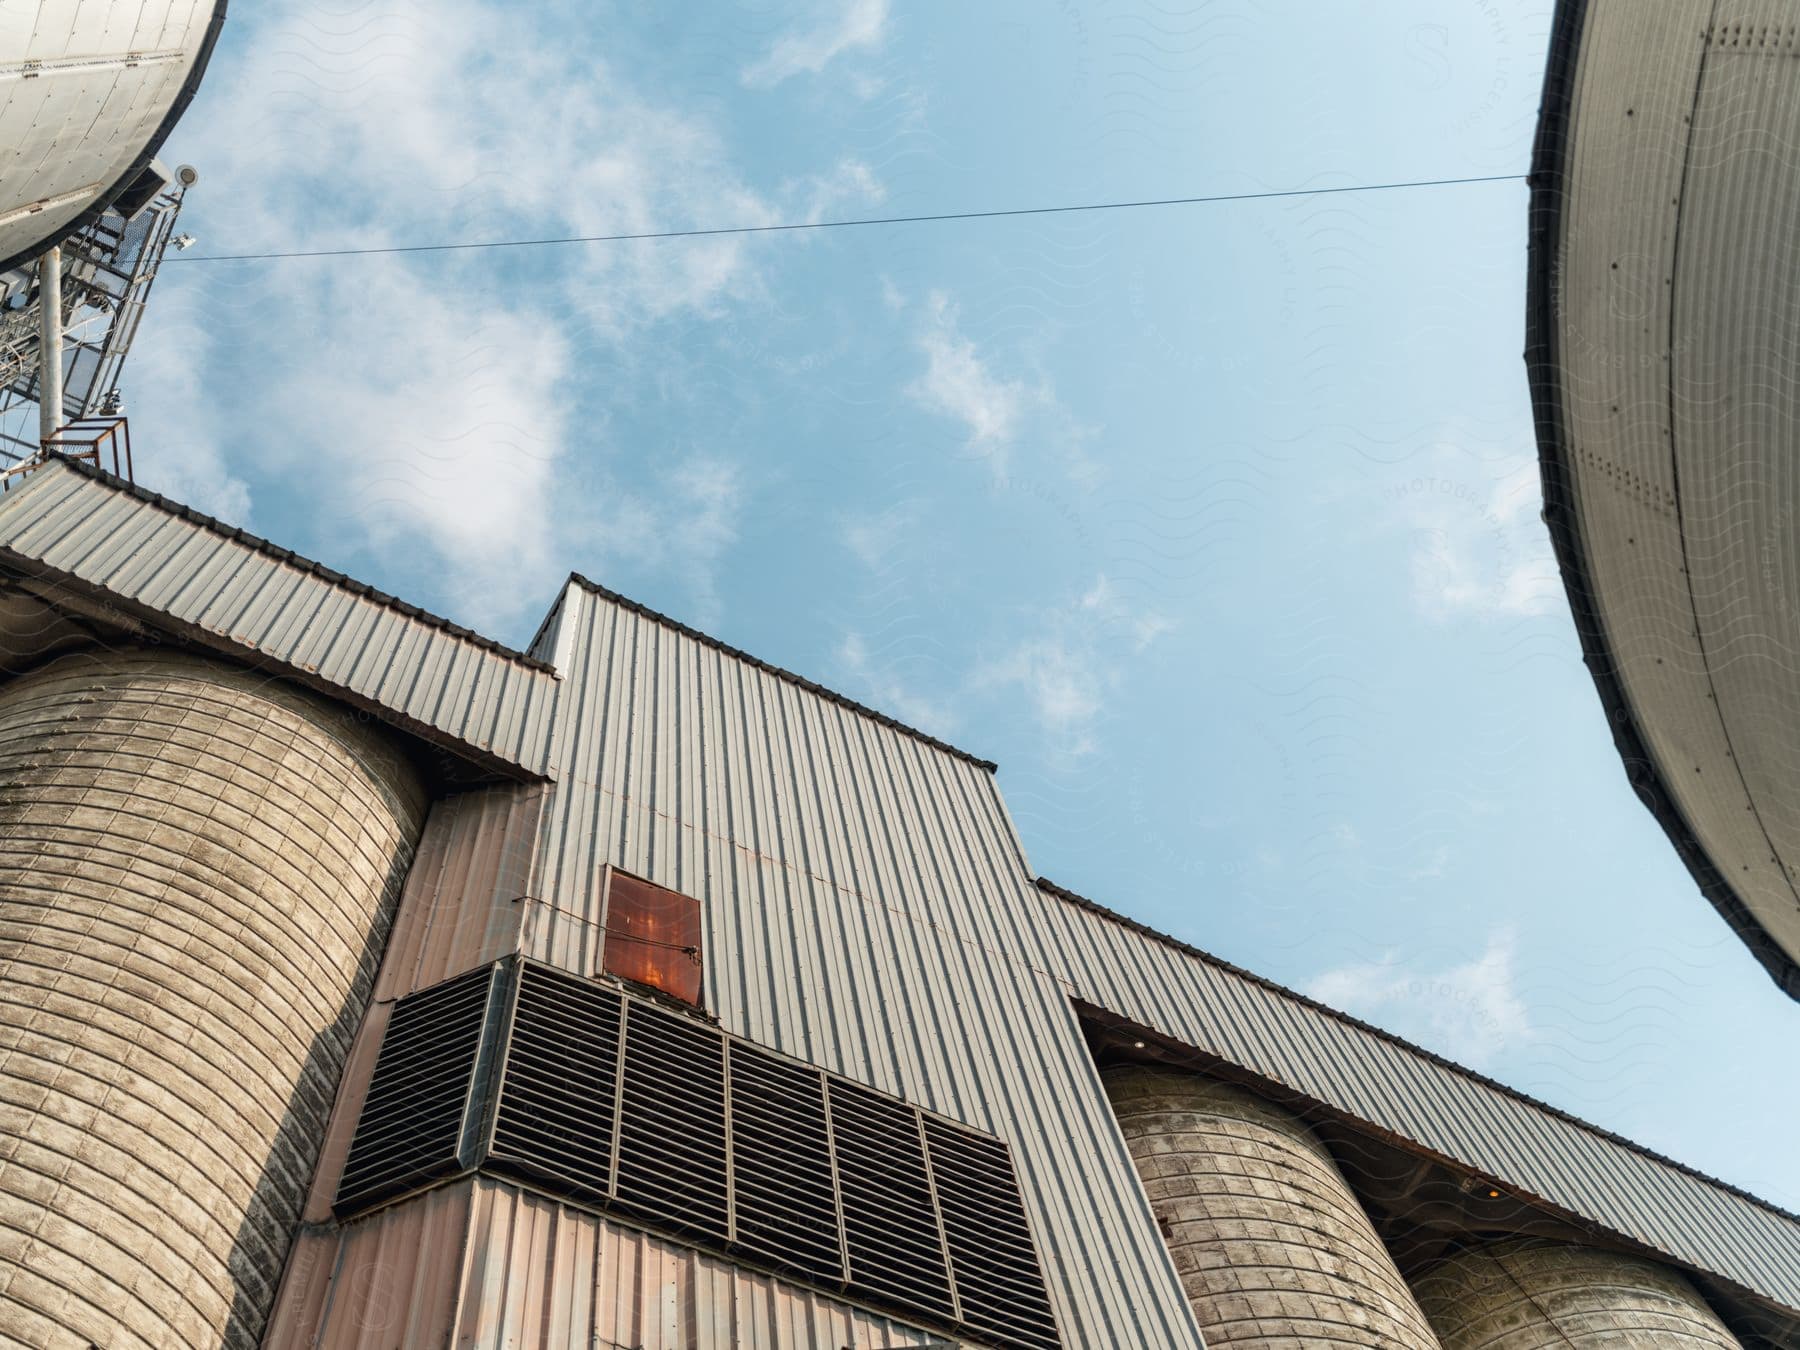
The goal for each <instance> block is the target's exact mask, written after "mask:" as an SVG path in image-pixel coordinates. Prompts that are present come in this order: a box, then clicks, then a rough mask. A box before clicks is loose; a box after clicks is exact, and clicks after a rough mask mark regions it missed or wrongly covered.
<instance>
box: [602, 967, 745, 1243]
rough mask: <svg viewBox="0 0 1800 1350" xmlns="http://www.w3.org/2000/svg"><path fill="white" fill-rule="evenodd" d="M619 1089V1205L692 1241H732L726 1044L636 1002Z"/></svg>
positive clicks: (702, 1029)
mask: <svg viewBox="0 0 1800 1350" xmlns="http://www.w3.org/2000/svg"><path fill="white" fill-rule="evenodd" d="M625 1020H626V1029H625V1054H624V1058H623V1063H624V1066H625V1069H624V1080H623V1082H622V1083H621V1085H620V1090H619V1184H618V1194H617V1199H618V1203H619V1204H620V1205H622V1206H623V1207H625V1208H627V1209H630V1210H632V1211H634V1212H636V1213H638V1214H642V1215H644V1216H645V1217H646V1218H650V1219H654V1220H656V1221H657V1222H658V1223H661V1224H664V1225H667V1226H669V1227H673V1228H676V1229H678V1230H679V1231H681V1232H682V1233H684V1234H687V1235H689V1236H693V1237H701V1238H711V1239H712V1240H714V1241H715V1242H723V1241H725V1240H727V1239H728V1238H729V1237H730V1235H731V1234H730V1214H729V1211H730V1208H731V1206H730V1202H729V1200H728V1199H727V1197H726V1185H725V1042H724V1039H723V1038H722V1037H721V1036H720V1035H719V1033H718V1032H717V1031H715V1030H713V1029H712V1028H711V1027H709V1026H707V1025H705V1024H704V1023H701V1022H696V1021H693V1020H692V1019H690V1018H686V1017H679V1016H677V1015H676V1014H674V1013H671V1012H664V1011H663V1010H662V1009H661V1008H657V1007H654V1006H652V1005H651V1004H648V1003H641V1002H638V1001H637V1000H636V999H633V1000H632V1001H631V1003H630V1010H629V1011H628V1012H627V1013H626V1015H625Z"/></svg>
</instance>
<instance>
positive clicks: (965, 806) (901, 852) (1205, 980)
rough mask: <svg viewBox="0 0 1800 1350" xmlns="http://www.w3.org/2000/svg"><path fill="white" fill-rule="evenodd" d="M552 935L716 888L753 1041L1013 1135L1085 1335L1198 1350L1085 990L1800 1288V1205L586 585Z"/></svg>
mask: <svg viewBox="0 0 1800 1350" xmlns="http://www.w3.org/2000/svg"><path fill="white" fill-rule="evenodd" d="M561 606H562V613H561V616H560V624H559V633H558V641H557V644H556V645H557V652H558V661H559V664H560V665H562V666H564V669H563V672H562V673H563V675H564V697H565V702H564V704H563V706H562V707H561V709H560V710H559V715H558V718H557V725H556V733H555V736H554V738H553V742H552V749H551V764H552V772H553V773H554V775H555V777H556V779H557V786H556V787H555V789H554V790H553V792H552V795H551V801H550V806H549V808H548V810H547V812H546V816H545V826H544V836H543V841H542V846H541V851H540V857H539V874H538V877H537V879H536V882H535V884H534V894H535V895H536V896H537V897H538V900H537V903H535V904H534V905H533V907H532V908H533V912H532V914H531V915H530V917H529V918H528V921H527V922H528V927H527V950H528V951H529V952H530V953H531V954H532V955H534V956H537V957H539V958H540V959H544V960H549V961H553V962H555V963H557V964H559V965H562V966H564V967H565V968H567V969H571V970H579V971H590V972H591V970H592V967H593V962H594V959H595V946H594V935H595V929H596V925H597V922H598V915H597V914H595V913H594V912H593V910H592V903H593V901H594V899H595V896H596V889H595V883H596V881H597V879H598V876H599V870H600V868H601V866H602V865H603V864H605V863H608V862H611V863H614V864H616V865H618V866H621V867H624V868H626V869H627V870H629V871H633V872H637V873H639V874H641V875H644V876H647V877H649V878H650V879H652V880H654V881H657V882H659V883H661V884H663V885H667V886H672V887H674V888H676V889H678V890H681V891H684V892H686V893H688V894H691V895H696V896H699V897H701V898H702V899H703V900H705V901H706V912H707V916H708V921H709V923H710V924H711V932H710V934H709V943H708V960H707V979H708V989H707V998H708V1005H709V1007H711V1008H712V1009H713V1010H715V1011H716V1012H717V1013H718V1014H719V1016H720V1017H721V1018H722V1020H723V1021H724V1023H725V1025H726V1026H727V1027H728V1028H730V1029H731V1030H733V1031H736V1032H739V1033H741V1034H744V1035H747V1036H750V1037H753V1038H755V1039H757V1040H761V1041H764V1042H766V1043H768V1044H771V1045H774V1046H776V1047H777V1048H779V1049H782V1050H785V1051H787V1052H789V1053H792V1054H796V1055H800V1056H803V1057H805V1058H808V1059H811V1060H814V1061H816V1062H818V1063H821V1064H824V1065H826V1066H827V1067H829V1068H831V1069H833V1070H836V1071H838V1072H841V1073H845V1074H848V1075H851V1076H853V1077H857V1078H860V1079H862V1080H863V1081H866V1082H869V1083H871V1084H873V1085H875V1086H876V1087H879V1088H882V1089H884V1090H886V1091H891V1092H898V1093H901V1094H903V1095H905V1096H907V1097H909V1098H910V1099H912V1100H914V1101H917V1102H920V1103H921V1104H923V1105H925V1106H928V1107H930V1108H932V1109H934V1110H938V1111H942V1112H944V1113H946V1114H949V1115H952V1116H955V1117H957V1118H959V1119H962V1120H965V1121H967V1122H968V1123H970V1124H972V1125H975V1126H977V1127H980V1128H983V1129H990V1130H993V1131H995V1132H997V1133H999V1134H1000V1135H1002V1136H1003V1137H1004V1138H1006V1139H1007V1140H1009V1141H1010V1142H1011V1143H1012V1145H1013V1147H1014V1149H1015V1150H1016V1152H1017V1154H1018V1158H1019V1164H1020V1173H1021V1179H1022V1182H1023V1184H1024V1185H1025V1187H1026V1189H1027V1192H1028V1200H1029V1203H1030V1207H1031V1210H1032V1216H1033V1220H1034V1222H1035V1224H1036V1225H1037V1229H1038V1232H1039V1237H1040V1241H1041V1242H1042V1243H1043V1245H1044V1248H1045V1258H1046V1273H1047V1276H1048V1278H1049V1281H1050V1284H1051V1290H1052V1296H1053V1298H1054V1299H1055V1301H1056V1303H1057V1307H1058V1312H1059V1317H1060V1319H1061V1322H1062V1326H1063V1330H1064V1333H1065V1334H1066V1335H1067V1336H1068V1338H1069V1341H1070V1344H1071V1345H1081V1346H1088V1345H1092V1346H1111V1345H1117V1344H1137V1343H1148V1344H1158V1345H1169V1346H1179V1345H1191V1344H1194V1343H1195V1342H1194V1340H1193V1333H1192V1331H1191V1330H1190V1328H1189V1323H1188V1321H1187V1314H1186V1311H1185V1308H1184V1307H1183V1306H1182V1303H1181V1295H1180V1291H1179V1288H1178V1286H1177V1284H1176V1282H1175V1279H1174V1276H1173V1274H1172V1272H1171V1269H1170V1267H1169V1265H1168V1258H1167V1255H1166V1252H1165V1251H1164V1249H1163V1245H1162V1242H1161V1240H1160V1237H1159V1235H1158V1233H1157V1230H1156V1227H1155V1224H1154V1221H1153V1220H1152V1218H1151V1216H1150V1214H1149V1211H1148V1209H1147V1207H1146V1205H1145V1203H1144V1201H1143V1198H1142V1192H1141V1189H1140V1187H1139V1185H1138V1182H1137V1180H1136V1177H1135V1176H1134V1175H1133V1174H1132V1172H1131V1170H1130V1163H1129V1160H1128V1159H1127V1158H1126V1156H1125V1154H1124V1151H1123V1149H1122V1148H1121V1147H1120V1145H1119V1140H1118V1134H1117V1130H1116V1128H1115V1127H1114V1124H1113V1122H1112V1120H1111V1117H1110V1115H1109V1114H1108V1112H1107V1108H1106V1105H1105V1102H1104V1099H1103V1097H1102V1095H1101V1092H1100V1089H1099V1085H1098V1082H1097V1079H1096V1077H1095V1074H1094V1071H1093V1068H1092V1065H1091V1063H1090V1062H1089V1058H1088V1055H1087V1052H1086V1050H1085V1047H1084V1046H1083V1044H1082V1041H1081V1038H1080V1035H1079V1032H1078V1028H1077V1025H1076V1022H1075V1018H1074V1015H1073V1013H1072V1011H1071V1008H1070V999H1071V997H1072V996H1078V997H1080V998H1082V999H1084V1000H1086V1001H1088V1002H1091V1003H1094V1004H1097V1005H1100V1006H1102V1007H1106V1008H1110V1009H1112V1010H1114V1011H1115V1012H1117V1013H1119V1014H1120V1015H1122V1016H1124V1017H1127V1018H1129V1019H1131V1020H1132V1021H1135V1022H1139V1023H1141V1024H1143V1025H1145V1026H1148V1027H1152V1028H1155V1029H1157V1030H1159V1031H1161V1032H1163V1033H1165V1034H1167V1035H1169V1036H1171V1037H1174V1038H1176V1039H1178V1040H1181V1041H1184V1042H1186V1043H1188V1044H1191V1045H1194V1046H1196V1047H1198V1048H1200V1049H1202V1050H1206V1051H1209V1052H1212V1053H1216V1054H1218V1055H1220V1056H1222V1057H1223V1058H1225V1059H1228V1060H1230V1061H1232V1062H1233V1063H1236V1064H1238V1065H1241V1066H1243V1067H1244V1068H1246V1069H1249V1070H1251V1071H1253V1072H1255V1073H1257V1074H1260V1075H1262V1076H1264V1077H1266V1078H1269V1079H1272V1080H1274V1081H1275V1082H1277V1083H1281V1084H1284V1085H1286V1086H1288V1087H1291V1088H1292V1089H1293V1090H1295V1091H1296V1092H1300V1093H1303V1094H1305V1095H1307V1096H1310V1097H1313V1098H1316V1099H1318V1100H1320V1101H1323V1102H1326V1103H1328V1104H1330V1105H1333V1106H1336V1107H1338V1108H1339V1109H1342V1110H1344V1111H1347V1112H1349V1113H1351V1114H1353V1115H1355V1116H1357V1117H1359V1118H1361V1119H1363V1120H1367V1121H1370V1122H1372V1123H1375V1124H1377V1125H1380V1126H1382V1127H1383V1128H1387V1129H1391V1130H1393V1131H1394V1132H1395V1133H1397V1134H1400V1135H1403V1136H1405V1137H1407V1138H1410V1139H1413V1140H1416V1141H1418V1142H1420V1143H1423V1144H1424V1145H1426V1146H1427V1147H1428V1148H1430V1149H1432V1150H1434V1151H1436V1152H1438V1153H1441V1154H1443V1155H1444V1156H1446V1157H1449V1158H1452V1159H1455V1160H1457V1161H1459V1162H1462V1163H1465V1164H1467V1165H1469V1166H1471V1167H1474V1168H1477V1169H1479V1170H1481V1171H1482V1172H1484V1173H1487V1174H1490V1175H1492V1176H1494V1177H1496V1178H1498V1179H1500V1180H1502V1181H1504V1182H1505V1183H1507V1184H1508V1185H1510V1186H1512V1187H1513V1188H1515V1189H1517V1190H1521V1191H1524V1192H1527V1193H1530V1194H1534V1195H1538V1196H1541V1197H1544V1198H1546V1199H1549V1200H1551V1201H1552V1202H1554V1203H1557V1204H1560V1205H1564V1206H1566V1207H1567V1208H1569V1209H1571V1210H1574V1211H1576V1212H1578V1213H1581V1214H1584V1215H1587V1216H1590V1217H1592V1218H1594V1219H1596V1220H1598V1221H1600V1222H1601V1223H1603V1224H1605V1225H1607V1226H1608V1227H1610V1228H1612V1229H1614V1230H1615V1231H1617V1232H1619V1233H1621V1234H1624V1235H1627V1236H1629V1237H1632V1238H1635V1239H1637V1240H1640V1241H1644V1242H1647V1243H1649V1244H1651V1245H1653V1246H1656V1247H1658V1248H1660V1249H1662V1250H1665V1251H1668V1252H1670V1253H1672V1254H1674V1255H1676V1256H1678V1257H1680V1258H1681V1259H1683V1260H1687V1261H1691V1262H1692V1263H1693V1264H1695V1265H1696V1266H1699V1267H1700V1268H1702V1269H1706V1270H1710V1271H1713V1272H1715V1273H1718V1274H1720V1275H1723V1276H1724V1277H1726V1278H1727V1279H1730V1280H1733V1281H1735V1282H1737V1283H1740V1284H1742V1285H1745V1286H1747V1287H1749V1288H1752V1289H1755V1290H1758V1291H1760V1292H1762V1293H1764V1294H1765V1295H1768V1296H1771V1297H1774V1298H1777V1299H1780V1300H1783V1301H1785V1302H1787V1303H1789V1304H1791V1305H1796V1306H1800V1225H1796V1224H1795V1223H1794V1222H1793V1221H1791V1220H1789V1219H1787V1218H1785V1217H1783V1216H1781V1215H1779V1214H1777V1213H1775V1212H1773V1211H1771V1210H1769V1209H1766V1208H1764V1207H1762V1206H1759V1205H1757V1204H1754V1203H1752V1202H1750V1201H1748V1200H1745V1199H1742V1198H1740V1197H1738V1196H1736V1195H1733V1194H1731V1193H1729V1192H1727V1191H1725V1190H1723V1189H1721V1188H1719V1187H1716V1186H1712V1185H1710V1184H1708V1183H1706V1182H1704V1181H1702V1180H1699V1179H1697V1178H1695V1177H1693V1176H1691V1175H1690V1174H1687V1173H1685V1172H1683V1171H1681V1170H1679V1169H1677V1168H1675V1167H1671V1166H1668V1165H1666V1164H1664V1163H1661V1162H1658V1161H1656V1160H1654V1159H1651V1158H1649V1157H1647V1156H1646V1155H1644V1154H1642V1153H1640V1152H1638V1151H1636V1150H1634V1149H1632V1148H1630V1147H1628V1146H1626V1145H1623V1144H1621V1143H1618V1142H1616V1141H1613V1140H1611V1139H1609V1138H1607V1137H1605V1136H1603V1135H1601V1134H1599V1133H1598V1132H1595V1131H1592V1130H1589V1129H1586V1128H1583V1127H1582V1126H1579V1125H1577V1124H1574V1123H1572V1122H1570V1121H1567V1120H1564V1119H1561V1118H1559V1117H1556V1116H1554V1115H1552V1114H1550V1113H1548V1112H1545V1111H1543V1110H1542V1109H1540V1108H1538V1107H1536V1106H1534V1105H1532V1104H1529V1103H1527V1102H1525V1101H1523V1100H1522V1099H1520V1098H1518V1097H1516V1096H1514V1095H1512V1094H1509V1093H1507V1092H1505V1091H1503V1090H1502V1089H1500V1088H1498V1087H1496V1086H1493V1085H1490V1084H1487V1083H1485V1082H1483V1081H1482V1080H1480V1079H1478V1078H1476V1077H1475V1076H1473V1075H1469V1074H1465V1073H1463V1072H1461V1071H1459V1070H1456V1069H1455V1068H1453V1067H1450V1066H1447V1065H1444V1064H1442V1063H1439V1062H1434V1061H1432V1060H1431V1059H1429V1058H1427V1057H1426V1056H1423V1055H1421V1054H1419V1053H1418V1052H1416V1051H1414V1050H1411V1049H1410V1048H1408V1047H1405V1046H1404V1045H1402V1044H1400V1043H1398V1042H1396V1041H1394V1040H1392V1039H1390V1038H1386V1037H1383V1036H1380V1035H1377V1034H1376V1033H1374V1032H1372V1031H1367V1030H1362V1029H1359V1028H1357V1027H1355V1026H1353V1025H1351V1024H1349V1023H1348V1022H1346V1021H1344V1020H1342V1019H1340V1018H1337V1017H1335V1016H1333V1015H1331V1014H1330V1013H1328V1012H1326V1011H1324V1010H1321V1009H1318V1008H1316V1007H1312V1006H1309V1005H1308V1004H1306V1003H1305V1002H1304V1001H1301V1000H1298V999H1296V998H1294V997H1293V996H1291V995H1289V994H1287V993H1285V992H1284V991H1280V990H1277V989H1275V988H1273V987H1272V986H1269V985H1267V984H1264V983H1262V982H1259V981H1257V980H1255V979H1253V978H1251V977H1248V976H1246V975H1244V974H1242V973H1241V972H1237V971H1234V970H1232V969H1230V968H1229V967H1227V966H1225V965H1223V964H1222V963H1217V962H1212V961H1210V960H1207V959H1205V958H1203V957H1199V956H1196V955H1191V954H1188V953H1185V952H1182V951H1180V950H1178V949H1177V948H1175V947H1174V946H1172V945H1169V944H1165V943H1162V942H1159V941H1157V940H1155V939H1154V938H1152V937H1149V936H1147V935H1145V934H1144V933H1142V932H1139V931H1136V930H1134V929H1132V928H1130V927H1128V926H1126V925H1124V924H1121V923H1118V922H1115V921H1113V920H1111V919H1109V918H1107V917H1105V916H1103V915H1101V914H1097V913H1094V912H1092V911H1091V910H1089V909H1086V908H1083V907H1081V906H1078V905H1075V904H1072V903H1070V902H1068V901H1066V900H1062V899H1059V898H1057V897H1055V896H1052V895H1048V894H1045V893H1044V892H1042V891H1040V890H1038V889H1037V888H1036V887H1035V886H1034V885H1033V884H1032V879H1031V876H1030V872H1029V868H1028V866H1027V864H1026V862H1025V859H1024V857H1023V854H1022V852H1021V849H1020V846H1019V843H1018V841H1017V839H1016V837H1015V835H1014V833H1013V830H1012V828H1011V825H1010V822H1009V820H1008V818H1007V815H1006V812H1005V809H1004V806H1003V804H1002V803H1001V800H1000V797H999V794H998V791H997V789H996V786H995V783H994V780H993V777H992V775H991V774H989V773H988V772H987V771H986V770H984V769H983V768H981V767H980V766H978V765H977V764H974V763H971V762H969V761H967V760H963V759H959V758H957V757H955V756H953V755H951V754H947V753H944V752H943V751H941V750H937V749H933V748H932V747H930V746H928V745H925V744H922V743H921V742H920V741H918V740H915V739H912V738H909V737H908V736H907V735H905V734H904V733H903V732H901V731H898V730H896V729H893V728H890V727H886V726H881V725H877V724H875V723H873V722H871V721H870V720H868V719H867V718H864V717H861V716H859V715H857V714H856V713H855V712H853V711H852V710H850V709H848V708H844V707H841V706H838V705H836V704H834V703H832V702H830V701H828V700H826V699H825V698H822V697H820V696H818V695H816V694H813V693H809V692H807V691H805V690H803V689H800V688H797V687H796V686H795V685H793V684H791V683H789V682H787V681H784V680H783V679H781V678H779V677H778V676H776V675H774V674H771V673H769V672H766V671H763V670H759V669H756V668H754V667H752V666H750V665H747V664H746V663H744V662H743V661H740V660H737V659H734V658H732V657H730V656H728V655H727V654H725V653H723V652H720V651H718V650H716V649H714V648H712V647H710V646H708V645H706V644H705V643H703V642H701V641H699V640H697V639H695V638H693V637H690V636H687V635H684V634H681V633H678V632H675V631H673V630H671V629H669V628H667V627H664V626H662V625H660V624H658V623H657V622H655V621H654V620H653V619H651V618H648V617H646V616H644V615H641V614H639V613H636V612H633V611H631V610H628V609H626V608H624V607H622V606H620V605H618V604H616V603H614V602H612V601H611V600H609V599H606V598H604V597H602V596H599V595H596V594H594V593H591V592H589V591H587V590H585V589H584V588H582V587H581V586H580V585H579V584H576V585H572V586H571V589H570V591H569V593H568V594H566V595H565V596H564V597H563V599H562V601H561Z"/></svg>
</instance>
